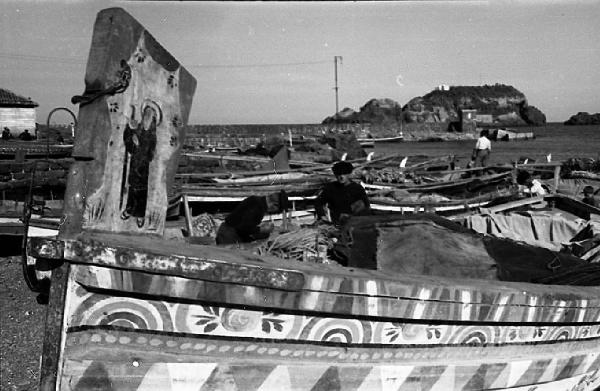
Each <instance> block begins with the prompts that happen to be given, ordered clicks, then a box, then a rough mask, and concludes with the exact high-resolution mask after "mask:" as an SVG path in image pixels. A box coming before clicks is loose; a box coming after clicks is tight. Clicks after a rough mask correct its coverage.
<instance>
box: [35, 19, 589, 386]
mask: <svg viewBox="0 0 600 391" xmlns="http://www.w3.org/2000/svg"><path fill="white" fill-rule="evenodd" d="M88 64H92V65H90V67H89V68H88V70H87V75H86V76H87V77H86V81H88V82H90V83H91V82H92V81H93V82H94V84H93V86H92V85H86V91H87V90H88V89H89V96H90V97H95V98H93V99H90V100H89V101H88V102H87V103H86V104H85V105H82V106H81V107H80V118H79V123H80V127H79V129H80V134H81V135H82V136H81V137H78V139H77V144H76V145H75V150H76V152H77V154H75V155H76V156H79V157H81V158H80V159H77V160H76V161H75V163H74V165H75V166H74V169H72V170H71V174H70V177H69V182H68V188H67V195H66V197H65V212H64V221H63V224H62V225H61V228H60V234H59V236H58V237H57V238H45V239H36V240H34V241H31V243H30V251H31V254H32V255H34V256H35V257H37V258H39V259H43V260H44V261H45V262H46V263H47V264H48V265H49V266H50V267H51V268H52V269H53V270H52V278H51V286H50V292H49V295H50V301H49V307H48V314H47V318H46V332H45V340H44V347H43V357H42V365H41V375H40V378H41V380H40V389H41V390H44V391H46V390H69V389H76V390H93V389H112V390H139V391H143V390H187V389H206V390H209V389H214V390H216V389H247V390H283V389H296V390H332V389H339V390H389V389H394V390H404V389H406V390H409V389H422V390H485V389H490V390H491V389H493V390H500V389H511V390H532V389H535V390H556V389H564V390H573V391H575V390H590V391H591V390H594V389H595V388H596V387H597V386H599V385H600V349H599V348H600V288H599V287H593V286H560V285H541V284H534V283H526V282H510V281H497V280H493V282H491V281H489V280H484V279H477V278H457V277H443V276H431V275H420V274H413V275H408V274H403V273H397V274H391V273H389V272H387V273H386V272H384V271H381V270H361V269H358V268H346V267H341V266H335V265H331V266H328V265H322V264H314V263H303V262H295V261H291V260H283V259H279V258H274V257H270V256H260V257H259V256H257V255H254V254H252V253H249V252H245V251H240V250H237V249H227V248H217V247H212V246H200V245H192V244H187V243H185V242H183V241H172V240H167V239H166V238H165V236H166V234H165V231H166V229H165V220H164V216H165V211H166V208H167V197H166V194H167V189H168V188H170V181H171V180H172V178H173V174H174V172H175V169H176V166H177V165H176V159H177V153H178V148H179V146H178V145H177V143H169V140H173V139H175V140H177V139H179V140H181V139H183V137H182V136H183V135H182V134H181V133H180V132H181V131H182V130H181V127H178V126H176V125H177V124H178V123H179V121H181V122H182V123H184V124H185V123H186V121H187V115H188V113H189V108H190V105H191V99H192V96H193V93H194V89H195V80H194V79H193V78H192V76H191V75H190V74H189V73H188V72H187V71H186V70H185V69H184V68H183V67H182V66H181V65H180V64H179V62H177V61H176V60H175V59H174V58H173V57H172V56H171V55H170V54H169V53H168V52H166V51H165V50H164V49H163V48H162V47H161V46H160V45H159V44H158V43H157V42H156V41H155V40H154V38H152V36H151V35H150V34H149V33H148V32H147V31H146V30H145V29H144V28H143V27H142V26H141V25H140V24H139V23H138V22H137V21H135V20H134V19H133V18H132V17H131V16H130V15H128V14H127V13H126V12H125V11H123V10H122V9H118V8H112V9H108V10H104V11H102V12H100V13H99V14H98V17H97V20H96V25H95V30H94V36H93V39H92V50H91V51H90V59H89V61H88ZM93 64H106V66H105V67H96V66H95V65H93ZM115 70H119V71H118V72H115ZM115 75H117V76H118V77H117V78H116V79H115V77H116V76H115ZM127 75H129V76H127ZM150 75H151V76H152V77H149V76H150ZM123 76H126V77H123ZM169 81H170V82H169ZM99 88H100V89H101V90H102V89H105V91H108V92H109V93H107V94H106V95H100V96H98V90H99ZM116 91H118V93H115V92H116ZM84 95H88V94H87V93H86V94H84ZM153 102H154V103H153ZM125 103H126V104H125ZM113 107H118V108H119V109H117V110H124V111H123V112H114V111H113V109H112V108H113ZM131 107H136V108H137V110H135V113H138V114H137V115H140V114H141V113H145V115H147V116H149V117H147V119H148V121H146V123H147V124H150V125H149V129H146V128H143V126H144V125H140V126H142V128H141V129H138V130H139V131H140V132H141V133H142V134H144V132H147V131H148V130H150V132H149V134H155V135H156V138H157V139H158V141H159V142H157V143H156V150H155V154H154V155H153V157H152V158H148V157H147V156H146V157H145V159H146V160H145V161H146V163H148V164H149V172H148V176H147V178H146V179H147V183H148V189H147V191H146V192H145V193H144V194H143V195H141V196H140V195H139V194H137V196H138V197H137V198H135V197H134V200H135V201H136V202H143V203H144V208H138V209H136V208H134V209H131V210H130V209H128V206H136V205H137V206H139V204H134V205H129V201H131V198H130V197H129V196H128V194H132V193H128V192H131V191H132V189H130V186H129V184H130V182H131V178H130V177H129V176H130V175H133V174H132V171H129V170H127V167H128V162H130V161H131V160H133V159H137V158H144V157H143V156H141V157H140V156H133V155H132V152H129V151H128V149H127V146H126V145H125V143H124V142H123V137H122V136H121V137H119V136H120V135H122V132H123V130H122V129H127V124H128V118H129V117H130V116H132V115H135V114H134V113H133V112H131V111H130V110H131V109H130V108H131ZM175 117H177V119H178V121H174V120H172V119H173V118H175ZM151 119H153V120H151ZM141 122H142V121H140V123H141ZM156 156H160V158H159V159H157V158H155V157H156ZM130 159H131V160H130ZM142 161H144V159H142ZM134 195H135V194H134ZM128 211H130V212H128ZM124 212H128V213H127V214H124ZM392 217H393V216H390V218H392ZM409 223H410V222H409ZM392 225H393V222H392ZM358 228H360V227H359V226H357V230H356V231H354V232H349V235H350V239H353V240H354V243H360V242H361V240H363V239H361V237H360V236H356V235H357V234H358V233H359V232H361V231H360V229H358ZM382 228H386V227H382ZM392 228H393V227H392ZM386 229H387V228H386ZM374 239H376V238H375V237H372V238H371V239H368V240H369V241H371V242H373V241H374ZM365 240H366V239H365ZM375 242H376V241H375ZM413 242H415V241H413ZM363 258H364V257H361V256H360V254H357V255H356V259H358V260H361V259H363ZM407 260H408V261H410V259H407Z"/></svg>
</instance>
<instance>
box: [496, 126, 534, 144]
mask: <svg viewBox="0 0 600 391" xmlns="http://www.w3.org/2000/svg"><path fill="white" fill-rule="evenodd" d="M490 138H491V139H492V140H495V141H514V140H532V139H534V138H535V134H534V133H533V132H532V131H530V130H525V131H523V130H517V129H504V128H498V129H492V130H491V131H490Z"/></svg>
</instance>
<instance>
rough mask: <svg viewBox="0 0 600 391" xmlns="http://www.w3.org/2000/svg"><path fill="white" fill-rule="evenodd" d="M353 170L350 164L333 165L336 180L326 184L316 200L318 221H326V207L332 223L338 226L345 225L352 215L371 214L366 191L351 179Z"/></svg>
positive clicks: (338, 163)
mask: <svg viewBox="0 0 600 391" xmlns="http://www.w3.org/2000/svg"><path fill="white" fill-rule="evenodd" d="M353 170H354V167H353V166H352V164H351V163H348V162H344V161H342V162H337V163H335V164H334V165H333V167H332V171H333V174H334V175H335V178H336V180H335V181H334V182H329V183H327V184H325V186H324V187H323V189H322V190H321V193H320V194H319V196H318V197H317V198H316V200H315V210H316V212H317V220H323V219H324V217H325V206H327V207H328V208H329V212H330V215H331V221H332V223H334V224H336V225H337V224H343V223H344V222H345V221H346V220H347V219H348V218H349V217H350V216H352V215H360V214H367V213H369V211H370V203H369V197H367V193H366V192H365V189H363V187H362V186H361V185H360V184H358V183H356V182H353V181H352V180H351V179H350V175H351V174H352V171H353Z"/></svg>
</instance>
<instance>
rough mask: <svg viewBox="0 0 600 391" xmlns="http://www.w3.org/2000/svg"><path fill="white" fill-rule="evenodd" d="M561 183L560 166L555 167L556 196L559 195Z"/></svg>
mask: <svg viewBox="0 0 600 391" xmlns="http://www.w3.org/2000/svg"><path fill="white" fill-rule="evenodd" d="M559 183H560V165H557V166H554V194H556V193H558V184H559Z"/></svg>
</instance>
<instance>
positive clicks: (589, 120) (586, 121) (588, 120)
mask: <svg viewBox="0 0 600 391" xmlns="http://www.w3.org/2000/svg"><path fill="white" fill-rule="evenodd" d="M564 124H565V125H600V113H596V114H590V113H587V112H585V111H580V112H579V113H577V114H575V115H572V116H571V118H569V119H568V120H566V121H565V122H564Z"/></svg>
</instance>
